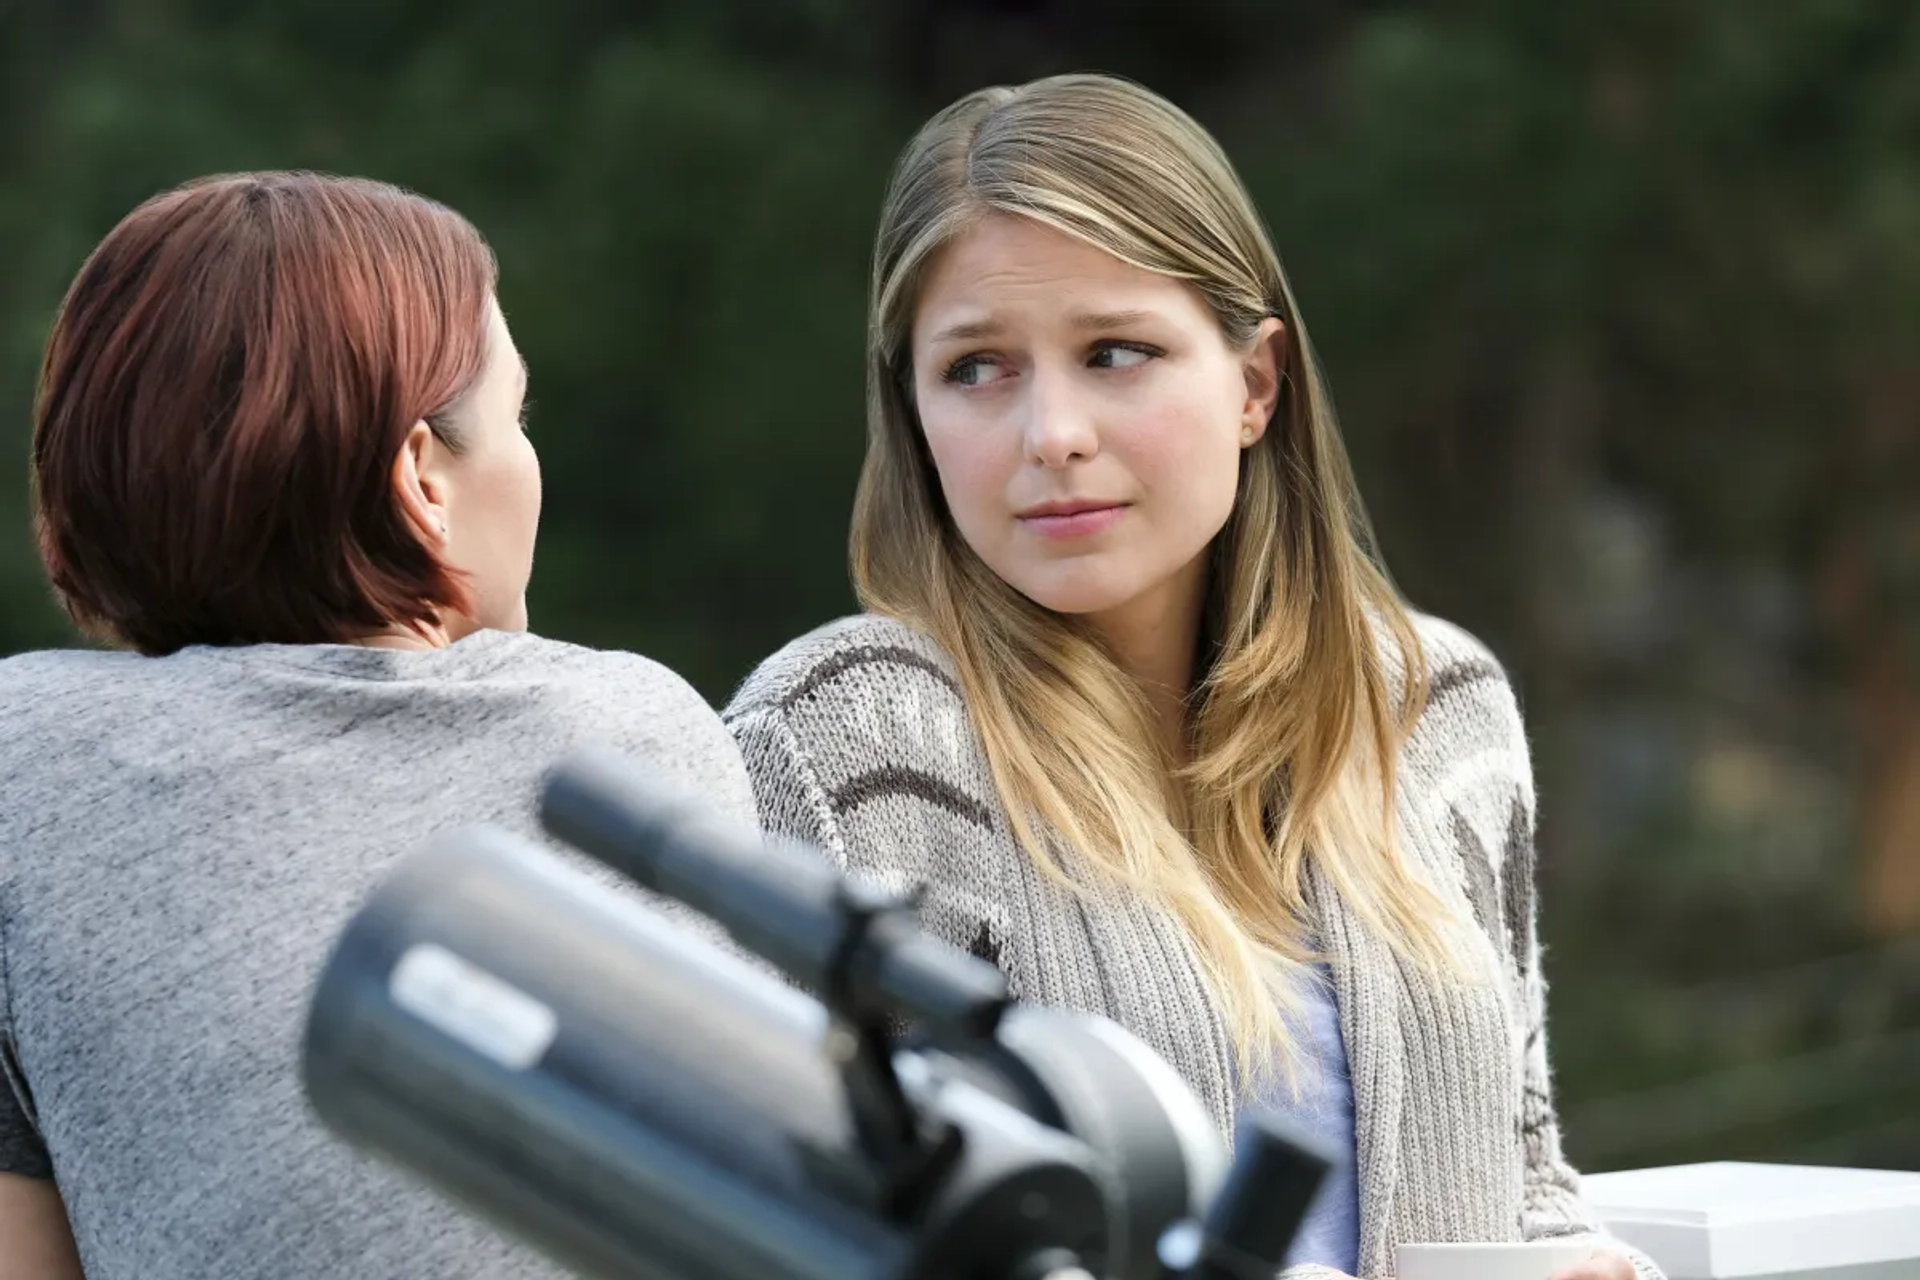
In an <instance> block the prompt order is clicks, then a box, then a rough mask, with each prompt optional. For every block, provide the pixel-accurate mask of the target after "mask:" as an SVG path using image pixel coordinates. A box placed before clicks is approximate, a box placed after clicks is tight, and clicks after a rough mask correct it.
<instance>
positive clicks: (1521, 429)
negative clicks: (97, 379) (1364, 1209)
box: [0, 0, 1920, 1170]
mask: <svg viewBox="0 0 1920 1280" xmlns="http://www.w3.org/2000/svg"><path fill="white" fill-rule="evenodd" d="M0 41H3V45H0V125H3V126H4V127H3V128H0V264H4V265H3V269H0V405H4V406H5V409H4V413H0V444H4V448H5V450H6V453H7V457H8V458H10V459H11V462H9V463H8V464H7V465H6V466H5V467H3V468H0V530H4V534H0V653H4V652H8V651H14V650H20V649H26V648H32V647H38V646H46V645H61V644H69V643H73V637H72V636H71V634H70V632H69V631H68V630H67V628H66V627H65V625H64V624H63V622H62V621H61V619H60V617H59V615H58V613H57V611H56V610H55V608H54V607H53V605H52V603H51V601H50V599H49V596H48V593H47V590H46V588H45V585H44V583H43V581H42V578H41V576H40V570H39V566H38V564H37V562H36V560H35V558H34V555H33V550H32V546H31V541H30V537H29V534H28V526H27V492H26V490H27V483H26V447H27V438H28V432H29V407H30V404H31V398H32V387H33V377H34V371H35V367H36V362H37V359H38V354H39V349H40V345H41V343H42V341H43V340H44V337H45V333H46V328H47V324H48V321H49V319H50V317H51V315H52V312H53V309H54V307H55V306H56V304H57V302H58V300H59V297H60V294H61V292H62V290H63V289H64V287H65V285H66V283H67V282H68V280H69V279H70V278H71V277H72V274H73V273H74V271H75V270H76V269H77V267H78V266H79V263H80V261H81V259H82V258H83V257H84V255H85V254H86V252H87V250H88V249H89V248H90V247H91V246H92V245H93V244H94V243H95V242H96V241H97V240H98V239H99V238H100V237H101V236H102V235H103V234H104V233H105V232H106V231H107V230H108V228H109V227H111V226H112V224H113V223H114V222H115V221H116V220H117V219H118V218H119V217H121V216H122V215H123V214H125V213H126V212H127V211H128V210H129V209H130V208H131V207H132V206H133V205H135V204H136V203H138V202H139V201H140V200H142V199H144V198H145V197H147V196H149V195H151V194H153V193H154V192H155V191H157V190H159V189H161V188H163V187H166V186H169V185H172V184H174V183H176V182H179V181H182V180H184V179H187V178H189V177H193V176H196V175H200V174H203V173H208V172H214V171H223V170H233V169H242V168H251V167H313V168H321V169H328V170H335V171H344V172H352V173H359V174H367V175H371V176H374V177H379V178H384V179H388V180H391V181H396V182H400V183H403V184H407V185H410V186H413V187H415V188H417V189H419V190H421V191H424V192H426V193H427V194H430V195H432V196H435V197H437V198H439V199H442V200H444V201H446V202H448V203H450V204H452V205H454V206H455V207H457V208H459V209H461V210H462V211H463V212H465V213H466V214H467V215H468V216H470V217H471V218H472V219H473V220H474V221H475V222H476V223H477V224H478V225H479V226H480V228H481V229H482V230H483V231H484V232H485V233H486V234H487V235H488V237H489V238H490V239H491V240H492V241H493V243H494V245H495V247H496V249H497V250H498V252H499V255H500V259H501V262H502V265H503V272H504V274H503V279H502V283H501V296H502V301H503V303H504V305H505V307H506V309H507V311H508V314H509V316H510V318H511V321H512V323H513V326H514V329H515V332H516V335H517V337H518V340H519V342H520V345H521V347H522V348H523V350H524V351H525V353H526V356H527V359H528V360H529V362H530V363H531V366H532V369H533V398H534V401H535V409H534V414H533V422H534V427H533V429H534V438H535V441H536V443H537V444H538V446H539V448H540V451H541V455H542V458H543V460H544V463H545V467H546V476H547V486H548V488H547V492H548V506H547V513H548V514H547V517H546V524H545V528H544V531H543V535H542V542H541V551H540V559H539V567H538V570H537V572H536V575H535V581H534V592H533V601H532V603H533V613H534V619H535V625H536V626H537V627H538V628H539V629H540V630H542V631H545V632H547V633H549V634H553V635H556V636H560V637H563V638H566V639H571V640H577V641H582V642H585V643H589V644H599V645H618V646H625V647H630V648H635V649H639V650H641V651H644V652H646V653H648V654H650V655H652V656H655V657H658V658H660V659H662V660H664V661H665V662H667V663H669V664H670V665H672V666H674V667H676V668H678V669H680V670H681V671H683V672H685V673H686V674H687V675H688V676H689V678H691V679H692V680H693V681H694V682H695V683H696V684H697V685H698V686H699V687H700V688H701V689H702V690H703V691H704V692H705V693H706V694H707V695H708V696H709V697H710V698H712V699H713V700H715V701H716V702H719V701H723V700H724V699H725V697H726V696H727V694H728V692H729V691H730V689H731V687H732V685H733V684H734V682H735V681H737V680H738V679H739V678H740V677H741V676H743V675H744V674H745V673H746V671H747V670H748V669H749V668H750V667H751V665H752V664H753V663H754V662H755V661H756V660H757V659H759V658H760V657H762V656H764V655H765V654H766V653H767V652H769V651H770V650H771V649H772V648H774V647H775V646H777V645H778V644H780V643H781V642H783V641H785V640H786V639H789V638H790V637H792V636H793V635H795V634H797V633H799V632H800V631H802V630H805V629H807V628H810V627H812V626H813V625H815V624H817V623H819V622H821V621H823V620H825V619H827V618H829V617H831V616H834V615H836V614H839V613H841V612H844V611H846V610H847V609H849V608H850V607H851V598H850V595H849V592H848V590H847V586H846V580H845V570H844V537H845V530H846V521H847V514H848V509H849V502H850V498H851V494H852V486H853V480H854V475H855V471H856V467H857V464H858V460H859V456H860V452H861V445H862V430H863V428H862V419H861V414H862V409H861V405H862V388H861V340H862V326H863V322H864V321H863V314H862V303H863V293H864V289H865V269H866V255H867V251H868V241H869V237H870V235H871V233H872V230H873V225H874V220H875V216H876V212H877V209H878V204H879V199H880V193H881V186H882V183H883V181H884V179H885V174H886V169H887V166H888V164H889V163H890V162H891V159H892V157H893V155H894V153H895V152H896V150H897V149H898V148H899V147H900V146H901V145H902V144H903V143H904V141H905V140H906V138H907V137H908V135H909V134H910V133H911V131H912V130H913V128H914V127H915V126H916V125H917V124H918V123H919V122H920V120H922V119H923V118H924V117H925V116H926V115H928V114H929V113H930V112H931V111H932V110H934V109H935V108H937V107H939V106H941V105H943V104H944V103H945V102H947V101H948V100H950V99H951V98H953V97H955V96H957V95H958V94H959V93H961V92H964V91H966V90H968V89H972V88H975V87H977V86H979V85H981V84H985V83H990V82H998V81H1009V80H1020V79H1025V78H1029V77H1031V76H1034V75H1039V74H1044V73H1048V72H1053V71H1062V70H1090V69H1092V70H1109V71H1117V72H1121V73H1124V74H1127V75H1131V76H1134V77H1136V78H1138V79H1141V80H1143V81H1144V82H1146V83H1147V84H1148V85H1150V86H1152V87H1154V88H1156V89H1158V90H1160V91H1161V92H1163V93H1166V94H1168V95H1169V96H1171V97H1173V98H1174V99H1175V100H1176V101H1178V102H1180V103H1181V104H1182V105H1184V106H1185V107H1187V108H1188V109H1189V110H1190V111H1192V112H1193V113H1194V114H1195V115H1197V116H1198V117H1199V118H1200V120H1201V121H1202V122H1203V123H1204V124H1206V125H1207V126H1208V127H1210V128H1211V129H1213V130H1214V131H1215V133H1216V134H1218V135H1219V136H1220V138H1221V139H1222V140H1223V141H1224V142H1225V144H1226V146H1227V148H1228V151H1229V152H1230V153H1231V154H1232V156H1233V157H1234V158H1235V161H1236V163H1237V164H1238V165H1239V166H1240V168H1241V170H1242V172H1243V174H1244V175H1245V177H1246V179H1247V181H1248V182H1249V184H1250V185H1251V186H1252V187H1253V189H1254V192H1255V195H1256V197H1257V198H1258V200H1259V202H1260V204H1261V207H1262V209H1263V211H1264V212H1265V214H1266V216H1267V218H1268V220H1269V222H1270V224H1271V226H1272V228H1273V231H1274V234H1275V237H1276V240H1277V242H1278V244H1279V247H1280V251H1281V255H1282V257H1283V259H1284V260H1285V261H1286V262H1287V264H1288V268H1289V270H1290V272H1291V273H1292V276H1293V279H1294V283H1295V285H1296V288H1297V290H1298V296H1299V298H1300V301H1301V306H1302V310H1303V315H1304V317H1305V320H1306V322H1307V324H1308V326H1309V328H1310V329H1311V331H1312V333H1313V336H1314V337H1315V339H1316V341H1317V343H1318V345H1319V347H1320V350H1321V353H1322V355H1323V357H1324V359H1325V361H1326V363H1327V365H1328V366H1329V370H1330V373H1331V377H1332V381H1333V386H1334V388H1335V392H1336V397H1337V402H1338V403H1339V405H1340V407H1341V410H1342V413H1343V417H1344V421H1345V424H1346V430H1347V434H1348V439H1349V442H1350V444H1351V447H1352V449H1353V451H1354V454H1355V456H1356V461H1357V465H1358V467H1359V469H1360V474H1361V480H1362V485H1363V488H1364V490H1365V492H1366V494H1367V497H1368V500H1369V503H1370V505H1371V507H1372V510H1373V512H1374V515H1375V518H1376V520H1377V522H1378V524H1379V526H1380V531H1381V535H1382V540H1383V543H1384V547H1385V550H1386V554H1387V558H1388V561H1389V565H1390V567H1391V568H1392V569H1393V570H1394V572H1395V573H1396V575H1397V576H1398V578H1399V580H1400V582H1401V584H1402V585H1403V586H1404V588H1405V589H1406V591H1407V592H1408V594H1409V595H1410V597H1411V598H1412V599H1413V600H1414V601H1415V602H1416V603H1417V604H1418V605H1419V606H1421V607H1423V608H1426V609H1428V610H1431V611H1434V612H1437V613H1441V614H1444V615H1446V616H1449V617H1451V618H1453V619H1454V620H1456V621H1458V622H1460V623H1462V624H1463V625H1465V626H1467V627H1469V628H1471V629H1472V630H1474V631H1476V632H1477V633H1479V634H1480V635H1481V636H1482V637H1483V638H1484V639H1486V640H1487V641H1488V642H1489V643H1491V644H1492V645H1493V646H1494V647H1495V649H1496V650H1497V651H1498V652H1499V654H1500V655H1501V657H1502V658H1503V659H1504V660H1505V661H1506V662H1507V663H1508V665H1509V666H1510V667H1511V668H1512V669H1513V671H1514V672H1515V675H1516V678H1517V680H1518V682H1519V685H1520V689H1521V693H1522V696H1523V699H1524V703H1525V708H1526V712H1527V717H1528V721H1529V724H1530V727H1531V730H1532V733H1533V737H1534V743H1535V752H1536V766H1537V769H1538V772H1539V777H1540V786H1541V794H1542V804H1543V823H1544V827H1543V831H1542V857H1543V876H1544V879H1545V892H1546V895H1547V896H1546V907H1545V910H1546V916H1545V929H1546V933H1547V940H1548V943H1549V946H1550V947H1551V955H1550V957H1549V973H1550V976H1551V977H1552V979H1553V980H1554V982H1555V993H1554V1014H1555V1018H1554V1035H1555V1039H1556V1053H1557V1060H1558V1064H1559V1069H1560V1081H1561V1091H1562V1100H1563V1110H1564V1118H1565V1120H1566V1122H1567V1125H1568V1130H1569V1145H1570V1148H1571V1151H1572V1153H1573V1155H1574V1156H1575V1158H1576V1159H1577V1160H1578V1161H1580V1162H1582V1163H1584V1164H1585V1165H1587V1166H1588V1167H1590V1168H1592V1169H1596V1170H1597V1169H1608V1168H1618V1167H1625V1166H1631V1165H1645V1164H1664V1163H1676V1162H1681V1161H1687V1160H1694V1159H1709V1158H1746V1159H1768V1160H1783V1161H1795V1162H1809V1163H1828V1162H1834V1163H1853V1164H1865V1165H1881V1166H1887V1167H1904V1168H1915V1169H1920V492H1916V489H1920V466H1916V462H1920V459H1917V458H1916V453H1917V452H1920V343H1917V342H1916V336H1920V335H1917V331H1920V5H1914V4H1911V3H1906V2H1905V0H1880V2H1872V0H1769V2H1768V3H1765V4H1759V3H1740V2H1735V0H1725V2H1722V3H1711V2H1707V0H1691V2H1689V0H1558V2H1556V3H1552V4H1542V3H1539V2H1538V0H1436V2H1434V3H1427V4H1413V3H1385V2H1380V3H1361V2H1358V0H1344V2H1343V0H1184V2H1183V3H1180V4H1166V3H1156V2H1149V0H1113V2H1112V3H1106V4H1093V3H1084V4H1069V3H1065V2H1063V0H999V2H997V3H988V2H986V0H785V2H784V3H776V2H774V0H674V2H668V0H660V2H657V3H651V4H638V3H632V2H616V0H544V2H543V3H539V4H528V3H524V2H518V3H510V2H508V0H462V2H461V3H450V2H447V0H324V2H323V0H278V2H276V3H272V4H268V3H263V2H261V3H239V2H237V0H225V2H217V0H197V2H196V0H175V2H172V3H161V2H159V0H0Z"/></svg>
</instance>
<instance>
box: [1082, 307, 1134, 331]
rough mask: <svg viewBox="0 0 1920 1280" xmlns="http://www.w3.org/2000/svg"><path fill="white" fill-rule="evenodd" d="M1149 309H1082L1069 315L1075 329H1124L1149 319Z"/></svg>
mask: <svg viewBox="0 0 1920 1280" xmlns="http://www.w3.org/2000/svg"><path fill="white" fill-rule="evenodd" d="M1152 318H1153V312H1151V311H1082V312H1079V313H1077V314H1075V315H1073V316H1072V317H1070V319H1069V321H1068V323H1070V324H1071V325H1072V326H1073V327H1074V328H1076V329H1094V330H1097V329H1124V328H1126V327H1127V326H1128V325H1130V324H1138V323H1140V322H1141V321H1142V320H1151V319H1152Z"/></svg>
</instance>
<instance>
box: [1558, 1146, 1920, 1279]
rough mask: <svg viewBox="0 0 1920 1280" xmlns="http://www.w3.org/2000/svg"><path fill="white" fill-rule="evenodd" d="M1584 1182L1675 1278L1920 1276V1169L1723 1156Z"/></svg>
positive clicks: (1605, 1215)
mask: <svg viewBox="0 0 1920 1280" xmlns="http://www.w3.org/2000/svg"><path fill="white" fill-rule="evenodd" d="M1583 1182H1584V1185H1585V1190H1586V1197H1587V1201H1588V1203H1589V1204H1591V1205H1592V1206H1593V1210H1594V1212H1595V1213H1596V1214H1597V1215H1598V1216H1599V1218H1600V1220H1601V1221H1602V1222H1604V1223H1605V1224H1606V1225H1607V1229H1608V1230H1609V1231H1611V1232H1612V1233H1613V1234H1614V1235H1616V1236H1618V1237H1619V1238H1620V1239H1622V1240H1625V1241H1626V1242H1627V1243H1629V1244H1631V1245H1633V1246H1635V1247H1636V1248H1638V1249H1641V1250H1643V1251H1644V1252H1645V1253H1646V1254H1647V1256H1649V1257H1651V1258H1652V1259H1653V1260H1654V1261H1655V1262H1658V1263H1659V1264H1660V1266H1661V1267H1662V1268H1663V1269H1664V1270H1665V1271H1666V1273H1667V1275H1668V1276H1669V1277H1670V1280H1732V1278H1733V1277H1741V1278H1742V1280H1749V1278H1752V1280H1758V1278H1759V1277H1769V1278H1771V1277H1780V1278H1781V1280H1785V1278H1786V1277H1792V1280H1920V1173H1896V1172H1891V1171H1883V1170H1876V1169H1826V1168H1815V1167H1806V1166H1798V1165H1779V1164H1735V1163H1722V1164H1687V1165H1674V1166H1672V1167H1670V1168H1665V1169H1635V1170H1631V1171H1628V1172H1624V1173H1600V1174H1594V1175H1592V1176H1590V1177H1588V1178H1586V1179H1584V1180H1583Z"/></svg>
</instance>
